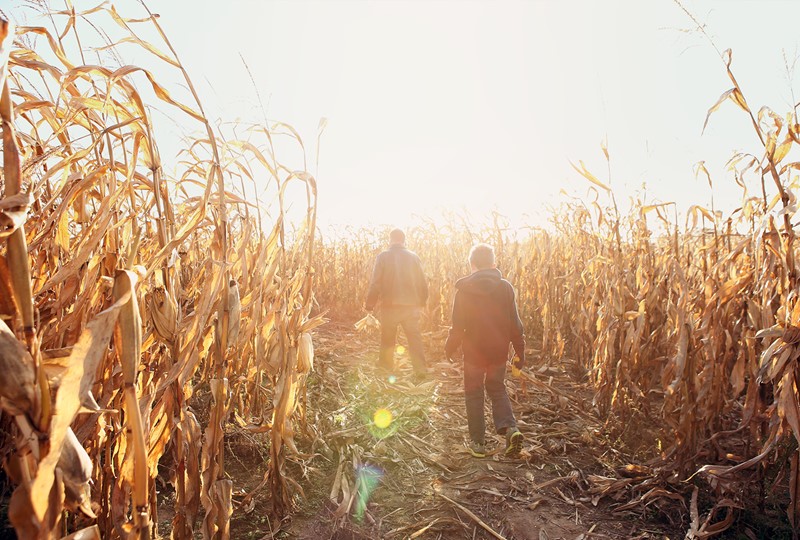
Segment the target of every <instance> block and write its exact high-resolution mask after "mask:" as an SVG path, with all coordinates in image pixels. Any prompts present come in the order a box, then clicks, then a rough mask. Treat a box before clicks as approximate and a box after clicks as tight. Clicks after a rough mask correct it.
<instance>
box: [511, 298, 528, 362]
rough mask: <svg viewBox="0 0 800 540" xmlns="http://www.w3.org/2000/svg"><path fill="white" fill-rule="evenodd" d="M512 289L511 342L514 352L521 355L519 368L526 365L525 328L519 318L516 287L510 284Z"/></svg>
mask: <svg viewBox="0 0 800 540" xmlns="http://www.w3.org/2000/svg"><path fill="white" fill-rule="evenodd" d="M508 288H509V289H510V291H511V295H510V296H511V313H510V320H511V344H512V345H513V346H514V352H515V353H517V356H519V364H517V367H518V368H521V367H522V366H523V365H525V330H524V328H523V326H522V320H520V318H519V312H518V311H517V301H516V298H515V294H514V287H512V286H511V285H509V287H508Z"/></svg>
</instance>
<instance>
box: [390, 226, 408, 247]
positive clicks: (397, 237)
mask: <svg viewBox="0 0 800 540" xmlns="http://www.w3.org/2000/svg"><path fill="white" fill-rule="evenodd" d="M389 242H390V243H392V244H405V243H406V233H404V232H403V231H402V230H401V229H392V232H390V233H389Z"/></svg>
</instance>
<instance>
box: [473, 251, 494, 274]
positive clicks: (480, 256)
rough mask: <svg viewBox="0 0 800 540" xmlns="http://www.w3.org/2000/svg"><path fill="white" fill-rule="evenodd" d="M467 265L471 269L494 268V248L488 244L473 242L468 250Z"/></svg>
mask: <svg viewBox="0 0 800 540" xmlns="http://www.w3.org/2000/svg"><path fill="white" fill-rule="evenodd" d="M469 265H470V267H472V271H473V272H475V271H477V270H486V269H487V268H494V266H495V265H494V248H493V247H492V246H490V245H489V244H475V245H474V246H472V249H470V250H469Z"/></svg>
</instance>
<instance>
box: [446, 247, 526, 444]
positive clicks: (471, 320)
mask: <svg viewBox="0 0 800 540" xmlns="http://www.w3.org/2000/svg"><path fill="white" fill-rule="evenodd" d="M469 262H470V266H471V267H472V274H471V275H470V276H467V277H465V278H462V279H460V280H458V281H457V282H456V295H455V299H454V300H453V318H452V324H453V326H452V327H451V328H450V334H449V336H448V337H447V343H446V344H445V355H446V356H447V358H448V359H451V361H452V358H453V355H454V354H455V352H456V351H457V350H458V349H459V347H460V348H461V349H463V352H464V397H465V400H466V405H467V424H468V425H469V435H470V439H471V444H470V448H469V449H470V452H471V453H472V455H473V456H475V457H484V456H485V455H486V451H485V446H484V434H485V430H486V427H485V423H484V417H483V403H484V388H485V390H486V393H487V394H489V399H491V401H492V417H493V419H494V427H495V429H496V430H497V432H498V433H499V434H501V435H505V437H506V455H517V454H519V451H520V450H521V449H522V433H520V432H519V430H518V429H517V422H516V420H515V419H514V413H513V411H512V410H511V401H510V400H509V399H508V394H507V393H506V387H505V374H506V361H507V360H508V344H509V343H511V344H512V345H513V346H514V351H515V352H516V354H517V356H518V358H519V360H517V361H516V366H515V367H517V368H521V367H522V365H523V364H524V363H525V337H524V335H523V331H522V321H520V319H519V314H518V313H517V304H516V301H515V300H514V287H512V286H511V283H509V282H508V281H506V280H505V279H503V278H502V277H501V275H500V271H499V270H498V269H497V268H496V267H495V260H494V250H493V249H492V247H491V246H489V245H486V244H478V245H476V246H474V247H473V248H472V250H471V251H470V254H469Z"/></svg>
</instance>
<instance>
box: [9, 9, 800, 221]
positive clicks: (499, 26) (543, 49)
mask: <svg viewBox="0 0 800 540" xmlns="http://www.w3.org/2000/svg"><path fill="white" fill-rule="evenodd" d="M7 1H11V0H0V5H2V4H3V3H4V2H7ZM88 4H92V5H93V4H94V2H89V3H87V7H88ZM150 5H151V9H153V11H155V12H158V13H159V14H160V15H161V19H160V21H161V24H162V25H163V27H164V28H165V30H166V32H167V34H168V36H170V38H171V39H172V41H173V44H174V46H175V47H176V49H177V51H178V53H179V55H180V56H181V59H182V60H183V62H184V64H185V65H186V66H187V67H188V69H189V72H190V74H191V75H192V76H193V78H194V81H195V84H196V85H197V86H198V88H199V90H200V93H201V96H202V99H203V101H204V104H205V106H206V108H207V113H210V115H211V116H214V117H220V118H224V119H228V120H230V119H234V118H237V117H238V118H241V119H244V120H259V119H260V117H261V112H260V109H259V106H258V100H257V97H256V92H255V90H254V86H253V83H252V82H251V80H250V77H249V75H248V74H247V71H246V69H245V67H244V64H243V62H242V60H241V59H240V55H241V56H242V57H243V58H244V59H245V61H246V62H247V64H248V66H249V68H250V71H251V72H252V76H253V78H254V80H255V84H256V86H257V88H258V93H259V94H260V96H261V98H262V101H263V103H264V107H265V108H266V112H267V115H268V117H269V118H270V119H274V120H281V121H284V122H287V123H289V124H291V125H293V126H294V127H295V128H296V129H297V130H298V131H299V132H300V134H301V135H302V136H303V137H304V139H305V142H306V144H307V147H309V148H310V152H309V155H310V156H311V157H312V159H311V163H312V166H311V172H312V173H314V174H315V175H316V176H317V180H318V183H319V195H320V222H321V224H322V226H323V227H326V226H329V225H331V224H339V225H362V224H364V225H366V224H391V225H400V226H407V225H409V224H411V223H412V222H413V221H414V219H413V218H412V215H414V214H418V215H431V214H432V215H439V214H440V213H441V211H442V210H454V211H458V210H461V209H463V210H465V211H466V212H468V213H470V214H472V215H473V216H476V217H478V218H481V217H483V216H485V215H487V214H488V212H490V211H491V210H498V211H499V212H501V213H502V214H504V215H507V216H509V217H511V219H512V220H513V221H515V222H520V221H527V222H530V223H534V224H541V223H543V222H544V221H545V219H546V218H547V212H546V210H545V206H546V205H555V204H557V203H558V201H559V200H562V199H563V197H562V196H560V195H559V192H560V190H561V189H565V190H566V191H567V192H569V193H570V194H574V195H578V196H586V193H587V188H588V185H589V184H588V182H586V181H585V180H583V179H582V178H581V177H579V176H578V174H577V173H576V172H575V171H574V170H573V169H572V168H571V167H570V165H569V160H573V161H575V162H577V161H578V160H584V161H585V162H586V164H587V166H588V167H589V169H590V170H592V171H593V172H594V173H595V174H596V175H597V176H598V177H599V178H601V179H602V180H604V181H605V180H607V171H606V166H605V162H604V158H603V155H602V152H601V149H600V143H601V141H602V140H603V139H605V138H606V137H607V139H608V146H609V151H610V154H611V160H612V185H613V186H614V188H615V191H616V192H617V194H618V198H620V199H623V200H624V199H627V198H628V197H630V196H635V195H636V193H640V192H641V188H642V186H643V185H646V197H647V199H648V200H649V201H676V202H678V203H679V208H682V209H684V210H685V209H686V208H687V207H688V206H690V205H691V204H702V205H708V204H709V200H710V197H709V188H708V185H707V184H706V182H705V180H703V181H699V180H696V179H695V177H694V173H693V168H692V167H693V164H695V163H696V162H697V161H700V160H705V161H706V162H707V166H708V168H709V170H710V172H711V174H712V176H713V178H714V181H715V182H716V185H717V187H716V190H715V202H716V203H717V207H718V208H725V209H732V208H734V207H735V206H737V203H738V201H739V199H740V195H741V193H740V190H739V188H738V187H737V186H736V185H735V183H734V182H733V178H732V175H730V174H728V173H726V172H725V167H724V165H725V162H726V161H727V160H728V158H729V157H730V156H731V155H732V153H733V151H734V150H737V149H738V150H748V151H752V152H757V151H759V147H758V141H757V139H756V137H755V135H754V133H753V130H752V126H750V124H749V119H748V118H747V117H746V116H745V115H744V113H743V112H742V111H740V110H739V109H737V108H736V107H735V105H734V104H733V103H732V102H728V103H726V104H725V105H723V107H722V108H721V109H720V110H719V111H718V112H717V113H716V114H715V116H713V117H712V119H711V122H710V125H709V127H708V128H707V129H706V132H705V134H704V135H702V136H701V128H702V125H703V120H704V118H705V114H706V111H707V110H708V108H709V107H710V106H711V105H712V104H714V103H715V102H716V100H717V98H718V97H719V96H720V94H722V93H723V92H724V91H725V90H727V89H729V88H730V87H731V84H730V82H729V81H728V79H727V77H726V74H725V70H724V66H723V64H722V62H721V61H720V59H719V57H718V55H717V53H716V52H715V50H714V49H713V47H712V46H711V45H709V44H708V42H707V41H705V39H704V38H702V37H701V36H700V35H699V34H698V33H686V32H683V31H682V30H687V29H691V28H692V27H693V26H694V25H693V23H692V22H691V21H690V20H689V19H688V17H687V16H686V15H685V14H684V13H683V12H682V11H681V9H680V8H679V7H678V6H677V5H676V4H675V3H674V2H673V1H671V0H648V1H641V0H631V1H594V0H585V1H578V0H571V1H567V0H552V1H527V2H523V1H517V2H514V1H505V2H492V1H488V0H487V1H483V2H481V1H462V0H456V1H422V0H407V1H365V0H364V1H337V0H324V1H319V2H310V1H302V0H292V1H258V0H226V1H225V2H219V1H218V0H170V1H161V2H155V1H153V2H150ZM685 5H686V7H687V8H688V9H689V10H690V11H691V12H692V13H694V14H695V15H696V16H697V17H698V19H700V20H701V21H703V22H704V23H706V24H707V27H708V31H709V32H710V33H711V35H712V36H713V38H714V40H715V42H716V44H717V46H718V47H719V48H720V49H721V50H724V49H726V48H732V49H733V69H734V72H735V73H736V75H737V77H738V79H739V81H740V83H741V84H742V87H743V89H744V92H745V96H746V98H747V99H748V101H749V102H750V104H751V106H752V108H753V109H754V110H758V109H759V108H760V107H761V106H762V105H768V106H770V107H771V108H773V109H774V110H775V111H776V112H778V113H779V114H781V115H784V114H785V113H786V112H788V111H789V110H790V108H791V105H792V101H793V100H792V94H791V88H792V82H794V83H795V86H796V87H797V84H796V83H797V78H796V77H795V78H794V79H790V77H788V76H787V73H786V68H785V64H784V52H785V54H786V57H787V58H788V59H789V61H790V63H791V61H793V60H794V58H795V57H796V56H797V54H798V37H797V36H798V33H797V31H796V22H797V21H798V20H800V3H797V2H790V1H785V2H780V1H766V0H760V1H755V0H754V1H744V0H743V1H731V0H727V1H725V0H720V1H702V2H700V1H697V2H692V1H688V0H687V1H686V2H685ZM79 6H80V3H79ZM119 9H120V11H121V12H123V13H124V14H126V15H128V16H138V14H139V13H140V9H139V8H138V6H137V4H136V3H135V2H132V1H131V0H126V1H125V2H121V3H120V8H119ZM797 88H798V92H797V94H798V96H800V87H797ZM322 117H325V118H327V119H328V125H327V129H326V131H325V133H324V135H323V137H322V143H321V149H320V164H319V170H318V171H317V170H315V167H314V165H313V155H314V152H315V147H316V134H317V126H318V123H319V121H320V118H322ZM279 157H280V156H279ZM756 181H757V180H756V179H755V178H751V179H750V180H749V182H750V183H751V184H752V185H753V187H754V188H755V186H756V183H755V182H756ZM525 216H527V217H525Z"/></svg>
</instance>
